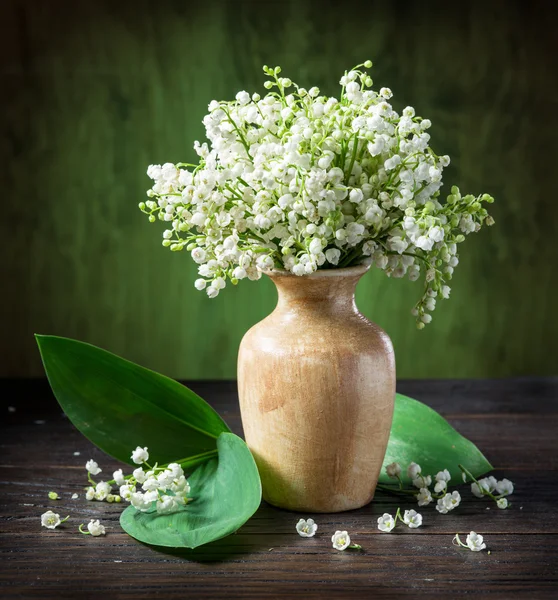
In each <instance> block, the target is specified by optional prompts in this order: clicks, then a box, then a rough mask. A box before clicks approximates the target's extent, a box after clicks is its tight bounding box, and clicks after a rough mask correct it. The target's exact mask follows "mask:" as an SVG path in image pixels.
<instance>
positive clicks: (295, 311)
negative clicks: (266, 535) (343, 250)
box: [238, 266, 395, 512]
mask: <svg viewBox="0 0 558 600" xmlns="http://www.w3.org/2000/svg"><path fill="white" fill-rule="evenodd" d="M366 270H367V267H365V266H357V267H350V268H347V269H332V270H323V271H317V272H316V273H313V274H311V275H303V276H301V277H300V276H296V275H292V274H291V273H288V272H285V271H271V272H269V273H268V275H269V276H270V277H271V279H272V280H273V282H274V283H275V285H276V287H277V290H278V293H279V300H278V303H277V307H276V308H275V310H274V311H273V312H272V313H271V314H270V315H269V316H268V317H267V318H265V319H264V320H263V321H261V322H259V323H257V324H256V325H255V326H254V327H252V328H251V329H250V330H249V331H248V332H247V333H246V335H245V336H244V338H243V339H242V342H241V344H240V349H239V356H238V392H239V399H240V411H241V416H242V424H243V427H244V434H245V437H246V442H247V444H248V446H249V448H250V450H251V451H252V454H253V455H254V458H255V461H256V464H257V465H258V469H259V472H260V476H261V479H262V487H263V497H264V499H265V500H266V501H267V502H269V503H270V504H273V505H275V506H279V507H281V508H286V509H290V510H297V511H305V512H341V511H345V510H351V509H355V508H359V507H361V506H364V505H365V504H368V503H369V502H370V501H371V500H372V497H373V495H374V490H375V487H376V483H377V480H378V476H379V473H380V469H381V467H382V462H383V459H384V454H385V451H386V447H387V442H388V438H389V433H390V428H391V421H392V416H393V407H394V400H395V358H394V353H393V346H392V344H391V341H390V339H389V337H388V336H387V334H386V333H385V332H384V331H383V330H382V329H380V327H378V326H377V325H375V324H374V323H371V322H370V321H369V320H368V319H366V318H365V317H364V316H363V315H361V314H360V313H359V311H358V309H357V307H356V305H355V301H354V292H355V287H356V284H357V283H358V280H359V279H360V277H361V276H362V275H363V274H364V273H365V272H366Z"/></svg>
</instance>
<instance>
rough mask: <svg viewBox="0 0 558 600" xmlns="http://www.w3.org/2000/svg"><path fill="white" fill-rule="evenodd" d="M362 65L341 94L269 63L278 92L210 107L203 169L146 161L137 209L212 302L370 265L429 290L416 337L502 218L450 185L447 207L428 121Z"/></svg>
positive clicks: (485, 198)
mask: <svg viewBox="0 0 558 600" xmlns="http://www.w3.org/2000/svg"><path fill="white" fill-rule="evenodd" d="M371 66H372V63H371V62H370V61H366V62H365V63H363V64H362V65H358V66H357V67H355V68H354V69H352V70H351V71H349V72H346V73H345V74H344V75H343V77H341V80H340V85H341V86H342V87H341V94H340V98H339V99H337V98H328V97H326V96H322V95H320V90H319V89H318V88H316V87H313V88H311V89H309V90H306V89H304V88H301V87H299V86H298V85H296V84H295V83H293V82H292V81H291V80H290V79H288V78H286V77H280V73H281V68H280V67H275V68H274V69H271V68H269V67H265V66H264V68H263V69H264V73H265V74H266V75H268V76H269V77H270V80H267V81H266V82H265V84H264V86H265V88H266V89H268V90H272V91H270V92H269V93H268V94H266V95H265V96H264V97H261V96H260V95H259V94H257V93H255V94H252V95H250V94H248V93H247V92H245V91H242V92H239V93H238V94H237V95H236V99H235V100H233V101H231V102H225V101H222V102H218V101H216V100H214V101H212V102H211V103H210V104H209V114H208V115H206V116H205V118H204V120H203V123H204V125H205V127H206V131H207V137H208V139H209V141H210V146H208V145H207V143H203V144H200V143H199V142H197V141H196V142H195V143H194V148H195V150H196V152H197V154H198V155H199V156H200V161H199V164H197V165H193V164H187V163H178V164H176V165H175V164H171V163H167V164H164V165H162V166H160V165H151V166H150V167H149V168H148V170H147V174H148V175H149V177H151V178H152V179H153V180H154V182H155V183H154V185H153V187H152V188H151V189H150V190H149V191H148V192H147V195H148V197H149V200H148V201H147V202H141V203H140V209H141V210H142V211H143V212H145V213H146V214H147V215H149V220H150V221H152V222H154V221H156V219H157V218H159V219H160V220H162V221H167V222H168V223H169V225H171V227H170V228H169V229H167V230H166V231H165V232H164V233H163V245H164V246H168V247H170V249H171V250H174V251H177V250H182V249H184V248H186V249H187V250H188V251H189V252H191V255H192V258H193V259H194V260H195V261H196V262H197V263H198V264H199V269H198V270H199V275H200V276H201V278H200V279H197V280H196V282H195V286H196V288H197V289H199V290H203V289H205V290H206V292H207V295H208V296H209V297H210V298H214V297H215V296H217V294H218V293H219V291H220V290H221V289H222V288H224V287H225V285H226V280H227V279H229V280H230V281H231V282H232V283H233V284H236V283H238V281H239V280H240V279H244V278H246V277H247V278H249V279H259V278H260V277H261V274H262V271H266V270H269V269H273V268H280V269H286V270H288V271H291V272H292V273H294V274H295V275H305V274H310V273H313V272H314V271H316V270H317V269H331V268H342V267H349V266H352V265H357V264H361V263H368V264H370V263H373V264H374V265H375V266H376V267H378V268H380V269H382V270H383V271H384V272H385V273H386V274H387V275H388V276H391V277H404V276H405V275H406V276H408V277H409V279H411V280H412V281H415V280H417V279H418V278H419V277H420V275H421V273H423V274H424V279H425V290H424V294H423V296H422V298H421V299H420V300H419V301H418V302H417V304H416V305H415V307H414V308H413V311H412V312H413V314H414V315H415V316H416V318H417V324H418V327H419V328H423V327H424V324H425V323H429V322H430V321H431V320H432V317H431V315H430V314H429V311H432V310H433V309H434V307H435V305H436V298H437V297H438V296H441V297H443V298H447V297H448V296H449V292H450V288H449V285H448V282H449V280H450V279H451V277H452V274H453V270H454V268H455V267H456V266H457V264H458V255H457V244H459V243H460V242H462V241H463V240H464V239H465V235H467V234H469V233H472V232H473V231H478V230H479V229H480V227H481V225H482V224H483V223H486V224H487V225H491V224H492V223H493V222H494V221H493V219H492V218H491V217H490V216H489V215H488V213H487V211H486V209H485V208H483V206H482V203H483V202H487V203H491V202H493V198H492V197H491V196H489V195H488V194H483V195H481V196H477V197H474V196H471V195H467V196H462V195H461V193H460V191H459V189H458V188H457V187H455V186H454V187H452V189H451V194H450V195H449V196H448V197H447V200H446V201H445V202H444V203H442V202H440V199H439V195H440V187H441V185H442V171H443V168H444V167H446V166H447V165H448V164H449V162H450V159H449V157H448V156H438V155H436V154H435V152H434V151H433V150H432V149H431V148H430V147H429V145H428V143H429V140H430V135H429V134H428V133H427V130H428V129H429V127H430V126H431V122H430V121H429V120H428V119H423V118H421V117H419V116H417V115H416V114H415V110H414V109H413V108H412V107H410V106H408V107H407V108H405V109H404V110H403V112H402V114H401V115H399V114H398V113H397V112H396V111H394V110H393V108H392V106H391V104H390V103H389V102H388V100H389V99H390V98H391V97H392V93H391V91H390V90H389V89H388V88H382V89H380V91H379V92H375V91H373V90H371V89H369V88H370V87H371V86H372V79H371V78H370V76H369V75H368V74H367V73H366V72H365V71H364V70H362V67H365V68H370V67H371Z"/></svg>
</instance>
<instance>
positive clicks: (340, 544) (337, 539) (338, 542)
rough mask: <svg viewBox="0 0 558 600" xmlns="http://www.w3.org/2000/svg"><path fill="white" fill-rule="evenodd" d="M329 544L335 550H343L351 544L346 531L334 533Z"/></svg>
mask: <svg viewBox="0 0 558 600" xmlns="http://www.w3.org/2000/svg"><path fill="white" fill-rule="evenodd" d="M331 542H332V543H333V547H334V548H335V549H336V550H345V549H346V548H348V547H349V546H350V544H351V538H350V536H349V534H348V533H347V532H346V531H336V532H335V533H334V534H333V535H332V536H331Z"/></svg>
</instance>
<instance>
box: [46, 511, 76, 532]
mask: <svg viewBox="0 0 558 600" xmlns="http://www.w3.org/2000/svg"><path fill="white" fill-rule="evenodd" d="M69 518H70V517H69V516H68V517H66V518H65V519H60V515H59V514H57V513H55V512H52V511H51V510H47V512H46V513H43V514H42V515H41V525H42V526H43V527H46V528H47V529H56V528H57V527H58V525H60V524H61V523H64V521H67V520H68V519H69Z"/></svg>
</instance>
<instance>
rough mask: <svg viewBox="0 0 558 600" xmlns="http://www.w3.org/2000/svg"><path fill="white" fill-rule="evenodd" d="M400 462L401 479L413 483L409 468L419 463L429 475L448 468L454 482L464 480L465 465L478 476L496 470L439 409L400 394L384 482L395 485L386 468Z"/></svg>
mask: <svg viewBox="0 0 558 600" xmlns="http://www.w3.org/2000/svg"><path fill="white" fill-rule="evenodd" d="M392 462H398V463H399V464H400V465H401V467H402V469H403V471H402V473H401V478H402V479H403V481H404V482H405V483H410V479H409V478H408V477H407V472H406V469H407V466H408V465H409V463H411V462H416V463H418V464H419V465H420V466H421V467H422V472H423V473H424V474H425V475H432V476H434V475H436V473H437V472H438V471H442V470H443V469H447V470H448V471H449V472H450V473H451V478H452V480H453V481H454V482H455V481H461V471H460V470H459V468H458V466H457V465H458V464H460V463H461V464H462V465H464V466H465V467H467V469H469V471H471V473H472V474H473V475H474V476H475V477H480V476H481V475H484V474H485V473H487V472H488V471H492V469H493V467H492V465H491V464H490V463H489V462H488V461H487V460H486V458H485V457H484V456H483V454H482V452H481V451H480V450H479V449H478V448H477V447H476V446H475V444H473V442H470V441H469V440H468V439H466V438H464V437H463V436H462V435H461V434H460V433H458V432H457V431H456V430H455V429H454V428H453V427H452V426H451V425H450V424H449V423H448V422H447V421H446V420H445V419H444V418H443V417H442V416H440V415H439V414H438V413H437V412H436V411H435V410H433V409H432V408H430V407H429V406H426V404H423V403H422V402H419V401H418V400H414V399H413V398H409V397H408V396H403V395H402V394H396V397H395V410H394V413H393V423H392V426H391V433H390V436H389V442H388V447H387V451H386V456H385V458H384V464H383V466H382V471H381V473H380V479H379V481H380V483H391V484H393V483H395V481H394V480H393V479H390V478H389V477H388V476H387V474H386V471H385V466H386V465H389V464H391V463H392Z"/></svg>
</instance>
